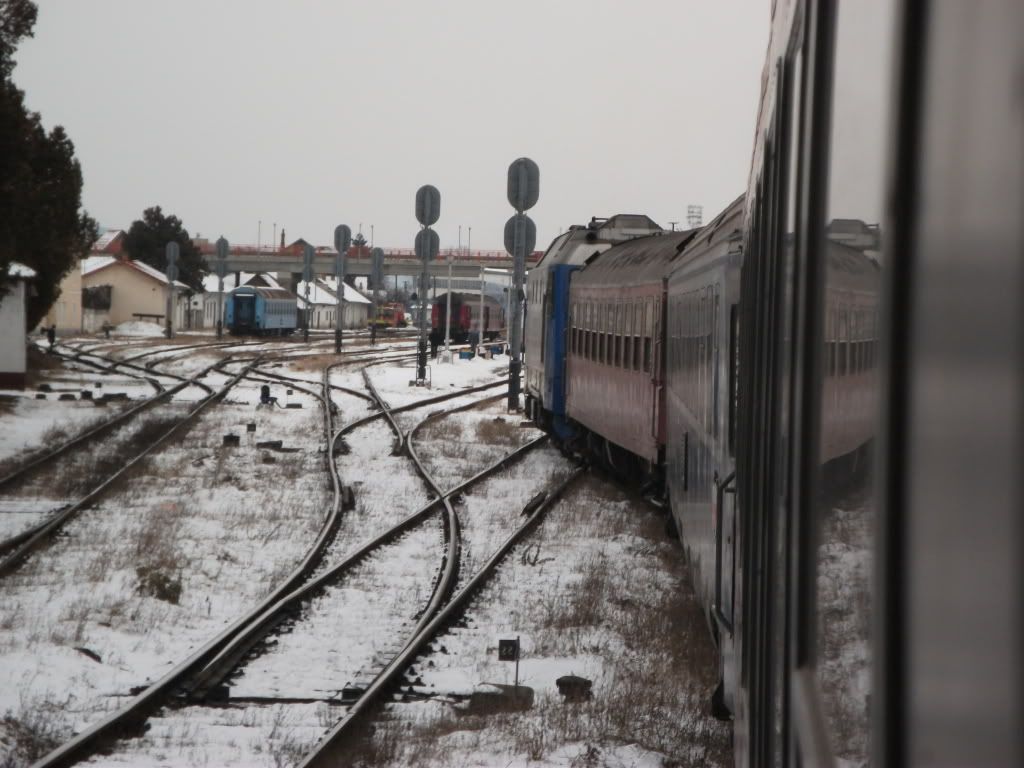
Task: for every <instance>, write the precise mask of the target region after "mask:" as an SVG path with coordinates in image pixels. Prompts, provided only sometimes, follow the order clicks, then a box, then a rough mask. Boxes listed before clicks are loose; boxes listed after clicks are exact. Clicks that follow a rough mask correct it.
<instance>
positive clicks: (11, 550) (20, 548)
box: [0, 363, 252, 578]
mask: <svg viewBox="0 0 1024 768" xmlns="http://www.w3.org/2000/svg"><path fill="white" fill-rule="evenodd" d="M220 365H223V363H222V364H220ZM214 367H219V366H214ZM251 367H252V365H250V366H248V367H247V368H246V369H245V370H244V371H243V372H241V373H239V374H236V375H235V376H233V377H232V378H231V379H230V380H229V381H228V382H227V383H226V384H224V385H223V386H222V387H221V388H220V389H219V390H217V391H214V392H212V393H211V394H210V395H208V396H207V397H205V398H204V399H203V400H201V401H200V402H199V403H197V404H196V405H195V406H194V407H192V408H191V409H190V410H189V412H188V413H187V414H185V416H184V417H182V418H181V419H179V420H177V421H176V422H175V423H174V424H173V425H172V426H171V427H170V428H168V429H166V430H165V431H163V432H161V433H160V434H158V435H157V436H156V437H155V438H154V439H153V440H151V441H148V443H147V445H146V446H145V447H144V448H143V449H142V450H141V451H139V452H138V453H136V454H135V455H134V456H133V457H131V458H130V459H127V460H126V461H125V462H124V463H123V464H119V466H118V468H117V469H116V470H114V471H113V472H111V473H109V474H107V475H106V476H105V477H104V478H103V479H102V480H101V481H100V482H99V483H98V484H97V485H95V486H94V487H93V488H92V489H91V490H89V491H88V492H86V493H85V494H84V495H82V496H80V497H79V498H77V499H75V500H74V501H73V502H72V503H70V504H68V505H66V506H64V508H63V509H61V510H60V511H59V512H57V513H56V514H55V515H52V516H51V517H49V518H47V519H46V520H43V521H42V522H40V523H38V524H37V525H34V526H32V527H31V528H29V529H27V530H25V531H22V532H20V533H18V534H16V535H15V536H14V537H12V538H10V539H7V540H5V541H3V542H0V578H3V577H4V576H7V575H8V574H10V573H11V572H12V571H14V570H15V569H16V568H17V567H18V566H19V565H20V564H21V563H22V562H23V561H24V560H25V559H26V558H27V557H28V556H29V555H31V554H32V553H33V552H35V551H36V550H37V549H39V548H40V547H41V546H42V545H43V544H44V543H45V541H46V540H47V539H48V538H49V537H50V536H52V535H53V534H54V533H56V532H57V531H58V530H59V529H60V528H61V527H62V526H64V525H65V524H66V523H67V522H69V521H70V520H72V519H73V518H74V517H75V516H77V515H78V514H79V513H80V512H81V511H82V510H84V509H85V508H87V507H88V506H90V505H91V504H92V503H93V502H95V501H96V500H97V499H98V498H99V497H100V496H101V495H102V494H103V493H104V492H105V491H106V490H107V489H109V488H110V487H111V486H112V485H113V484H114V483H116V482H117V481H118V479H119V478H121V477H122V476H123V475H124V474H125V473H127V472H128V471H129V470H131V469H132V467H134V466H135V465H137V464H138V463H139V462H141V461H142V460H143V459H144V458H146V457H147V456H148V455H149V454H150V453H152V452H153V451H154V450H155V449H156V448H158V447H159V446H161V445H163V444H164V443H165V442H167V440H169V439H170V438H171V437H173V436H174V434H175V433H177V432H178V431H179V430H180V429H182V428H183V427H184V426H185V425H186V424H189V423H191V422H192V421H194V420H195V418H196V417H197V416H198V415H199V414H200V413H202V412H203V411H204V410H205V409H206V408H207V407H208V406H210V405H211V404H212V403H215V402H217V401H219V400H221V399H222V398H223V397H224V396H225V395H227V393H228V391H229V390H230V389H231V388H232V387H233V386H234V385H235V384H236V383H238V381H239V380H241V378H242V377H243V376H244V375H245V372H246V371H247V370H248V368H251ZM189 385H190V382H188V381H187V380H186V382H185V384H184V386H189ZM165 394H166V393H165ZM147 403H149V405H152V402H151V401H147ZM144 405H145V404H144ZM138 412H139V411H135V413H138ZM130 415H131V414H130ZM101 426H102V427H103V428H108V425H106V424H105V425H101ZM80 437H81V436H80ZM93 437H95V433H92V436H91V437H86V438H85V441H86V442H87V441H88V440H90V439H93ZM78 444H79V445H81V444H83V443H82V442H81V441H79V443H78ZM64 452H66V450H65V451H64ZM50 460H52V457H51V458H49V459H46V458H44V459H42V460H41V462H40V461H36V462H34V463H33V465H32V466H31V467H24V468H22V469H20V470H18V471H16V472H15V473H13V474H12V475H9V476H8V477H9V478H11V479H10V482H11V483H13V482H15V481H16V480H17V479H19V478H23V477H25V476H26V475H27V474H28V473H29V472H31V471H32V470H33V469H38V468H39V467H40V466H42V465H43V464H45V463H46V461H50ZM6 480H7V478H5V481H6Z"/></svg>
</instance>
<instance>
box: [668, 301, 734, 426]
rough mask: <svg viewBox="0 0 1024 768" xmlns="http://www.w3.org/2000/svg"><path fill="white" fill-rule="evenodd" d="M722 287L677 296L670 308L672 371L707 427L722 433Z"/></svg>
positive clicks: (669, 361)
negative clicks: (719, 397) (719, 368)
mask: <svg viewBox="0 0 1024 768" xmlns="http://www.w3.org/2000/svg"><path fill="white" fill-rule="evenodd" d="M720 290H721V289H720V288H719V287H718V286H707V287H705V288H701V289H699V290H696V291H690V292H689V293H686V294H683V295H681V296H677V297H673V300H672V304H671V306H670V308H669V315H670V321H669V322H670V324H669V339H668V345H669V354H668V365H669V375H670V376H672V377H673V378H674V379H675V381H676V382H677V384H676V386H677V387H678V390H679V395H680V397H681V398H682V400H683V402H685V403H686V405H687V407H688V408H689V409H690V412H691V413H693V414H694V416H695V417H696V418H697V419H698V420H699V421H700V423H701V425H702V426H703V427H704V429H705V430H707V431H708V432H710V433H712V434H714V435H715V436H716V437H717V436H718V414H717V409H716V407H715V402H716V401H717V394H718V389H717V368H716V365H715V362H716V361H715V353H716V350H717V347H718V308H719V301H720V298H719V297H720Z"/></svg>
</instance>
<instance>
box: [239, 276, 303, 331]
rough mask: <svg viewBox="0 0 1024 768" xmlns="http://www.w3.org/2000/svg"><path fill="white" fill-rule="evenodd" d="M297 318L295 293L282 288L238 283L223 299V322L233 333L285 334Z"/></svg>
mask: <svg viewBox="0 0 1024 768" xmlns="http://www.w3.org/2000/svg"><path fill="white" fill-rule="evenodd" d="M297 320H298V310H297V302H296V298H295V295H294V294H292V293H289V292H288V291H286V290H284V289H282V288H265V287H262V286H253V285H241V286H239V287H238V288H235V289H234V290H233V291H232V292H231V293H230V294H228V297H227V301H226V302H225V307H224V325H225V326H226V327H227V329H228V331H229V332H231V333H232V334H234V335H240V334H248V333H251V334H255V335H257V336H287V335H289V334H291V333H294V332H295V329H296V327H297Z"/></svg>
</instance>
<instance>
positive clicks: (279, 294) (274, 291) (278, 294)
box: [231, 285, 295, 301]
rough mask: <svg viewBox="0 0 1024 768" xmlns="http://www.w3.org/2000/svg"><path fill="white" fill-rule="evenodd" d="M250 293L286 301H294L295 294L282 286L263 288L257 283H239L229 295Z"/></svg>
mask: <svg viewBox="0 0 1024 768" xmlns="http://www.w3.org/2000/svg"><path fill="white" fill-rule="evenodd" d="M250 293H251V294H254V295H256V296H262V297H263V298H264V299H278V300H281V299H284V300H286V301H295V294H294V293H292V292H291V291H286V290H285V289H284V288H264V287H263V286H259V285H240V286H238V287H237V288H235V290H233V291H232V292H231V295H235V294H238V295H245V294H250Z"/></svg>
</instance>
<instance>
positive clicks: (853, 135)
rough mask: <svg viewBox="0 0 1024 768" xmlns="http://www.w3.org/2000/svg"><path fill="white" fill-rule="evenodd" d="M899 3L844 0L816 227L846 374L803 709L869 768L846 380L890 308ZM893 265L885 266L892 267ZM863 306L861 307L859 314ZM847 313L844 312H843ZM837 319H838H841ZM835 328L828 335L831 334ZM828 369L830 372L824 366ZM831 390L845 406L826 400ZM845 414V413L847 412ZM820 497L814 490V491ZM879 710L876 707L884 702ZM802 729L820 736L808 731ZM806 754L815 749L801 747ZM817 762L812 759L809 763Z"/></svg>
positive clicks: (867, 682)
mask: <svg viewBox="0 0 1024 768" xmlns="http://www.w3.org/2000/svg"><path fill="white" fill-rule="evenodd" d="M893 5H894V3H893V1H892V0H836V3H835V19H834V24H835V28H834V41H835V42H834V49H833V55H834V62H833V72H832V79H833V83H832V89H831V90H832V96H831V104H830V105H829V106H828V109H829V112H830V118H829V120H828V121H827V122H828V125H829V132H828V135H825V136H823V137H821V140H822V141H823V142H824V143H825V144H826V146H827V147H828V156H827V163H828V169H827V170H828V180H827V194H826V198H825V205H824V208H825V211H824V216H823V218H822V219H820V220H818V221H817V222H814V225H815V227H817V228H818V229H817V232H818V235H819V237H820V236H821V234H823V235H824V237H823V238H821V239H817V240H815V239H812V241H811V242H812V243H815V244H816V247H815V249H814V250H815V252H814V253H812V254H810V255H811V257H812V258H814V257H817V262H818V263H820V264H822V265H823V272H824V285H823V286H822V289H821V293H820V294H819V295H820V297H821V300H822V303H823V305H824V306H823V310H824V313H825V314H823V315H821V317H822V319H827V320H828V321H829V322H828V323H827V324H826V334H825V336H824V339H823V341H824V344H825V348H824V349H823V350H821V351H822V353H823V354H824V355H825V357H826V360H827V366H826V365H822V368H823V369H826V370H828V371H829V372H833V373H835V374H836V376H835V378H833V379H832V380H831V381H823V382H821V383H820V384H819V386H820V389H819V397H818V398H817V400H818V402H819V403H820V411H819V413H818V424H817V427H818V429H817V431H818V434H819V440H820V442H819V445H818V446H817V448H816V450H815V448H814V447H813V446H811V447H810V450H811V451H812V452H813V454H814V455H816V456H818V457H819V459H818V461H819V462H820V466H819V467H818V469H817V482H816V483H815V485H816V487H817V492H816V493H815V494H814V497H813V500H810V501H809V502H808V503H809V504H810V505H811V506H810V514H808V515H806V516H805V517H802V518H801V519H802V520H805V521H806V522H807V524H808V525H810V526H811V527H812V528H813V530H812V532H811V535H809V536H808V539H807V540H808V541H809V542H812V543H813V547H814V548H813V549H810V550H809V551H808V554H809V555H810V556H811V557H810V562H811V563H812V564H813V567H814V570H813V573H811V574H809V575H810V576H811V577H812V583H811V584H810V585H809V586H810V590H809V592H808V595H807V596H808V598H810V599H811V600H812V601H813V605H812V606H810V608H811V610H810V611H809V612H808V614H807V615H808V616H809V617H810V618H811V619H812V620H811V621H810V622H809V624H810V627H809V631H805V630H801V636H802V638H804V639H803V642H804V644H808V643H809V647H807V648H804V649H802V650H801V651H800V655H801V656H802V657H804V656H805V657H806V662H804V663H806V664H809V665H811V666H812V668H813V671H814V674H815V676H816V678H817V685H816V686H812V687H810V688H808V690H813V691H816V692H815V693H811V694H808V696H809V699H808V700H805V701H803V702H799V703H798V704H797V706H796V709H798V710H800V709H802V710H803V711H814V712H816V713H817V717H816V718H812V719H815V720H816V721H817V722H821V723H823V724H824V728H825V733H824V734H818V733H813V734H812V733H806V734H805V735H806V736H808V737H810V739H809V740H808V741H810V740H814V741H815V742H816V743H822V740H821V739H820V738H818V737H819V736H823V737H824V742H825V743H826V744H827V746H828V748H829V750H830V751H831V753H832V755H831V757H832V759H831V760H830V762H831V763H833V764H842V765H866V764H867V763H868V759H869V739H868V734H869V727H868V726H869V720H868V707H869V700H870V699H871V679H872V659H871V653H870V649H871V638H870V631H869V618H870V616H871V611H872V603H873V602H874V595H873V594H872V591H871V580H872V572H873V568H874V565H873V562H872V552H873V550H874V542H873V540H872V531H873V529H874V527H875V510H874V505H873V499H874V497H875V487H874V484H875V478H874V476H873V473H872V467H873V461H872V457H871V452H872V446H873V444H874V440H873V438H874V424H875V419H874V409H873V405H872V404H873V403H877V402H878V393H877V387H878V383H877V379H876V377H875V376H874V372H873V371H872V372H871V375H859V376H846V374H850V373H855V372H858V371H861V372H863V371H864V370H865V369H867V368H870V367H872V360H873V356H874V350H873V344H874V338H873V337H874V335H875V334H874V333H873V332H872V330H871V329H870V328H869V326H868V318H869V317H872V316H873V314H874V313H875V311H876V310H877V307H878V305H879V301H880V288H881V276H880V274H879V272H880V270H879V268H878V263H877V261H876V260H875V259H874V258H873V255H874V254H875V253H877V252H878V251H879V250H880V249H881V245H882V243H883V242H884V233H883V232H882V230H881V225H880V223H881V218H882V211H883V207H884V206H883V203H884V194H883V191H884V183H885V179H884V176H885V173H884V157H885V148H886V144H887V135H888V125H887V123H888V107H889V99H888V98H886V97H885V94H886V93H889V92H890V91H891V86H892V81H893V77H892V73H891V63H892V59H893V57H892V54H891V42H892V40H891V34H892V30H893V27H894V25H893V16H894V14H893ZM882 263H883V264H884V261H883V262H882ZM854 297H856V301H857V303H858V307H857V309H856V310H855V309H854V308H853V307H851V306H849V304H850V303H851V299H853V298H854ZM840 302H842V304H844V305H845V306H842V305H840ZM835 310H839V311H838V312H836V311H835ZM829 326H830V327H829ZM824 362H826V361H823V363H824ZM828 388H832V391H833V392H835V393H836V397H831V396H826V393H828V392H829V389H828ZM839 403H842V411H841V412H840V410H839V408H838V405H839ZM812 487H814V486H812ZM876 705H877V702H876ZM797 727H798V728H801V729H806V728H809V727H813V726H811V725H809V724H808V723H807V722H800V721H798V723H797ZM800 742H801V743H806V742H805V741H804V740H803V739H801V740H800ZM811 762H815V759H814V757H812V756H809V755H808V756H805V760H804V763H805V764H810V763H811Z"/></svg>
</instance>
